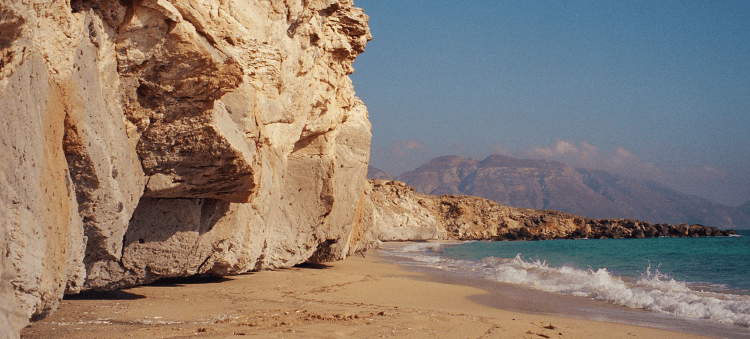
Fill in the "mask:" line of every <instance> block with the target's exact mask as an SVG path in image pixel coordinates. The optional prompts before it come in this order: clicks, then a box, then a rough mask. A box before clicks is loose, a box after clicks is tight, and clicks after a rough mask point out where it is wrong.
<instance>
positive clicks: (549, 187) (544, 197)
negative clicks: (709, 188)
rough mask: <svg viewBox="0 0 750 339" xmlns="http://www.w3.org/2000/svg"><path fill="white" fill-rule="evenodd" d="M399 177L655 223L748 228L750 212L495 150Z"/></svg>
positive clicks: (530, 204) (431, 187)
mask: <svg viewBox="0 0 750 339" xmlns="http://www.w3.org/2000/svg"><path fill="white" fill-rule="evenodd" d="M395 180H398V181H402V182H405V183H406V184H408V185H410V186H413V187H414V188H415V189H416V190H417V191H418V192H420V193H425V194H433V195H443V194H461V195H472V196H478V197H483V198H487V199H490V200H494V201H496V202H498V203H500V204H503V205H506V206H513V207H522V208H532V209H548V210H555V211H562V212H566V213H572V214H577V215H582V216H585V217H589V218H596V219H600V218H617V219H638V220H646V221H649V222H653V223H671V224H678V223H700V224H706V225H711V226H715V227H720V228H745V227H748V226H746V225H749V224H750V217H749V216H748V215H747V214H743V213H741V212H740V208H738V207H729V206H724V205H720V204H716V203H714V202H711V201H709V200H707V199H704V198H700V197H696V196H692V195H688V194H683V193H680V192H678V191H675V190H673V189H670V188H667V187H665V186H663V185H660V184H658V183H656V182H653V181H644V180H636V179H632V178H627V177H622V176H619V175H615V174H612V173H609V172H605V171H600V170H588V169H581V168H578V169H574V168H571V167H569V166H567V165H565V164H562V163H559V162H555V161H546V160H533V159H514V158H510V157H506V156H502V155H491V156H489V157H487V158H486V159H484V160H482V161H478V160H475V159H465V158H461V157H458V156H444V157H439V158H435V159H432V160H430V161H428V162H427V163H425V164H424V165H422V166H420V167H419V168H417V169H415V170H413V171H410V172H407V173H404V174H402V175H400V176H398V177H397V178H395Z"/></svg>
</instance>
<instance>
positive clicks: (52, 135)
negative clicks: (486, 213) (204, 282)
mask: <svg viewBox="0 0 750 339" xmlns="http://www.w3.org/2000/svg"><path fill="white" fill-rule="evenodd" d="M367 21H368V18H367V16H366V15H365V14H364V13H363V12H362V10H361V9H358V8H356V7H353V3H352V1H349V0H313V1H302V0H299V1H292V0H285V1H282V0H264V1H252V2H241V1H219V0H201V1H187V0H142V1H119V2H117V1H114V2H113V1H75V0H74V1H71V2H70V3H68V2H54V3H53V5H50V4H47V3H43V1H41V0H39V1H33V0H32V1H24V2H5V3H2V4H0V30H1V31H2V32H3V33H2V36H0V104H2V107H3V109H4V110H5V111H4V113H3V115H2V119H3V124H0V141H2V142H0V156H2V160H3V161H2V162H0V216H1V217H2V230H3V233H4V234H5V235H6V236H5V237H3V239H5V240H7V241H5V242H3V243H0V246H1V247H0V249H2V251H1V252H0V253H2V254H3V255H2V256H1V257H0V258H2V266H1V268H3V271H2V272H4V273H3V277H4V278H6V277H7V278H8V280H5V279H3V282H5V281H10V283H11V285H12V289H13V291H14V292H13V294H14V295H15V300H16V301H18V303H17V304H16V306H12V305H11V304H10V303H9V304H7V305H8V306H4V307H7V308H9V311H8V312H9V313H7V314H9V315H13V314H22V315H23V316H22V317H21V318H24V319H27V318H29V317H31V318H35V317H43V316H45V315H46V314H48V313H49V312H51V311H53V310H54V309H55V308H56V307H57V303H58V302H59V300H60V298H61V297H62V295H63V293H64V292H66V291H67V293H76V292H78V291H80V290H81V289H82V288H83V289H110V288H117V287H123V286H131V285H134V284H141V283H146V282H150V281H153V280H155V279H158V278H160V277H174V276H187V275H191V274H196V273H211V274H219V275H227V274H239V273H243V272H247V271H249V270H255V269H264V268H276V267H288V266H291V265H295V264H298V263H301V262H305V261H327V260H336V259H341V258H344V257H346V256H348V255H350V254H352V253H354V252H356V251H360V250H363V249H364V248H365V247H366V244H367V241H366V239H365V237H366V234H365V222H366V218H365V213H366V208H365V204H366V197H365V195H364V189H365V187H366V180H365V176H366V172H367V162H368V158H369V148H370V137H371V135H370V123H369V121H368V113H367V109H366V107H365V106H364V104H363V103H362V101H361V100H359V99H358V98H357V97H356V96H355V93H354V89H353V86H352V83H351V80H350V79H349V77H348V75H349V74H351V72H353V68H352V66H351V65H352V62H353V60H354V58H355V57H356V56H357V55H358V54H359V53H362V52H363V51H364V48H365V44H366V43H367V41H369V40H370V39H371V36H370V33H369V29H368V26H367ZM8 288H9V286H7V285H3V286H0V294H3V295H4V296H5V295H7V293H8ZM11 309H12V310H14V311H12V312H11ZM11 318H12V319H11ZM8 319H11V320H7V321H8V322H10V323H13V324H16V325H18V324H19V322H18V321H17V317H10V316H9V317H8ZM13 319H16V320H13ZM0 321H6V319H0ZM18 326H23V325H18Z"/></svg>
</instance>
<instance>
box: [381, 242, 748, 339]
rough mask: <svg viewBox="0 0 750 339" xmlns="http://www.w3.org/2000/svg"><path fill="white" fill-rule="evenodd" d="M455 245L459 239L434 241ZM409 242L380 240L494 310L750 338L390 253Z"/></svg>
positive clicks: (735, 328)
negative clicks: (475, 289)
mask: <svg viewBox="0 0 750 339" xmlns="http://www.w3.org/2000/svg"><path fill="white" fill-rule="evenodd" d="M435 243H441V244H444V243H448V244H453V245H459V244H462V243H464V242H462V241H456V242H453V241H438V242H435ZM408 244H409V242H403V243H384V244H383V246H382V247H383V248H384V249H385V251H384V252H381V257H383V256H385V257H386V260H387V261H389V262H394V263H396V264H397V265H399V266H401V267H404V268H405V269H407V270H410V271H414V272H421V273H423V274H425V275H426V276H425V277H422V278H419V279H426V280H431V281H441V282H445V283H448V284H455V285H466V286H474V287H478V288H481V289H484V290H485V291H486V292H487V293H486V294H483V295H476V296H472V297H470V299H471V300H473V301H475V302H477V303H480V304H483V305H487V306H491V307H494V308H497V309H501V310H506V311H511V312H521V313H526V314H538V315H548V316H556V317H564V318H572V319H581V320H595V321H604V322H608V323H617V324H623V325H632V326H642V327H649V328H654V329H661V330H667V331H675V332H682V333H687V334H694V335H703V336H708V337H717V338H750V330H748V329H747V328H742V327H741V326H739V325H734V324H723V323H718V322H715V321H711V320H707V319H694V318H686V317H680V316H675V315H671V314H667V313H660V312H655V311H647V310H644V309H640V308H630V307H626V306H621V305H616V304H613V303H609V302H606V301H601V300H594V299H591V298H586V297H579V296H574V295H569V294H563V293H553V292H545V291H541V290H536V289H533V288H530V287H525V286H520V285H515V284H510V283H504V282H499V281H493V280H490V279H487V278H484V277H481V276H475V275H471V274H469V273H468V272H467V271H462V272H452V271H451V270H450V269H448V270H446V269H441V268H437V267H431V266H426V265H425V264H424V263H418V262H416V261H414V260H413V259H411V258H409V257H403V256H399V255H396V254H394V253H393V252H394V250H398V249H399V248H400V247H403V246H407V245H408Z"/></svg>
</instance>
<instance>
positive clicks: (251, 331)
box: [22, 250, 706, 338]
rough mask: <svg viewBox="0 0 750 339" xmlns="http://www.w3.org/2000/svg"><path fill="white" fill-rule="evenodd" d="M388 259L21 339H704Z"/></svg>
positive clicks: (104, 297) (359, 261) (201, 284)
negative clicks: (536, 302) (590, 314)
mask: <svg viewBox="0 0 750 339" xmlns="http://www.w3.org/2000/svg"><path fill="white" fill-rule="evenodd" d="M454 280H456V281H450V280H447V277H440V276H438V275H433V274H430V273H426V272H416V271H414V270H409V269H407V268H405V267H403V266H401V265H399V264H397V263H394V262H392V261H389V259H388V258H387V256H386V254H385V253H384V252H383V251H381V250H371V251H369V252H368V253H367V254H366V257H365V258H363V257H356V256H355V257H351V258H348V259H346V260H343V261H338V262H333V263H329V264H325V265H302V266H301V267H294V268H290V269H281V270H276V271H261V272H254V273H250V274H245V275H240V276H232V277H224V278H213V277H212V278H183V279H168V280H164V281H160V282H158V283H156V284H151V285H147V286H139V287H134V288H129V289H124V290H119V291H109V292H87V293H84V294H81V295H75V296H68V297H66V298H65V299H64V300H63V301H62V303H61V306H60V308H59V309H58V310H57V312H55V313H54V314H53V315H52V316H51V317H49V318H46V319H44V320H42V321H39V322H35V323H32V324H31V325H30V326H29V327H27V328H25V329H24V330H23V331H22V338H46V337H50V336H54V337H58V338H123V337H136V338H157V337H171V338H186V337H202V338H228V337H258V338H260V337H263V338H282V337H285V338H306V337H323V338H335V337H356V338H377V337H388V338H407V337H408V338H436V337H437V338H465V337H472V338H479V337H484V338H505V337H513V338H586V337H589V338H598V337H605V336H606V337H608V338H634V337H636V338H654V337H659V338H705V337H706V336H699V335H694V334H686V333H682V332H673V331H666V330H662V329H655V328H650V327H642V326H635V325H629V324H621V323H613V322H602V321H595V320H586V319H576V318H567V317H559V316H552V315H547V314H534V313H524V312H518V311H512V310H506V309H501V308H500V307H502V305H493V304H492V303H490V302H488V300H491V299H493V298H494V299H497V295H496V294H493V293H494V292H493V291H495V292H497V291H499V290H493V289H492V288H489V287H488V286H472V285H466V284H462V283H460V281H457V280H461V281H463V282H464V283H465V282H466V281H464V279H454Z"/></svg>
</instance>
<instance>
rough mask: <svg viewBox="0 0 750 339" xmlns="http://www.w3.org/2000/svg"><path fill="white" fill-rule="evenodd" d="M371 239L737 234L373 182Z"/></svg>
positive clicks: (401, 184) (560, 237)
mask: <svg viewBox="0 0 750 339" xmlns="http://www.w3.org/2000/svg"><path fill="white" fill-rule="evenodd" d="M370 182H371V183H372V189H371V190H370V191H368V193H367V194H368V195H369V196H370V197H371V200H372V205H371V206H370V208H371V209H372V212H370V213H371V215H372V227H371V228H370V229H369V230H370V232H372V237H373V239H379V240H381V241H390V240H409V239H415V238H417V239H423V240H427V239H457V240H549V239H570V238H597V239H599V238H648V237H660V236H671V237H697V236H726V235H729V234H736V232H735V231H722V230H720V229H717V228H714V227H706V226H702V225H687V224H678V225H670V224H652V223H650V222H646V221H640V220H632V219H591V218H584V217H581V216H577V215H573V214H568V213H563V212H557V211H550V210H535V209H526V208H516V207H508V206H503V205H500V204H498V203H497V202H495V201H492V200H489V199H485V198H481V197H474V196H457V195H442V196H434V195H427V194H420V193H417V192H415V191H414V188H412V187H411V186H407V185H406V184H404V183H402V182H398V181H384V180H370Z"/></svg>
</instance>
